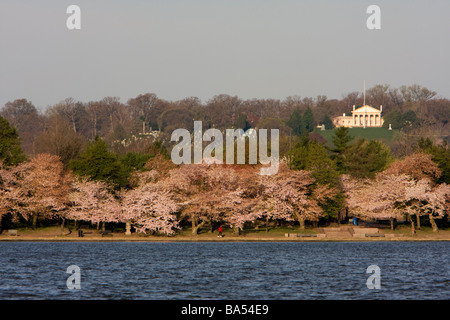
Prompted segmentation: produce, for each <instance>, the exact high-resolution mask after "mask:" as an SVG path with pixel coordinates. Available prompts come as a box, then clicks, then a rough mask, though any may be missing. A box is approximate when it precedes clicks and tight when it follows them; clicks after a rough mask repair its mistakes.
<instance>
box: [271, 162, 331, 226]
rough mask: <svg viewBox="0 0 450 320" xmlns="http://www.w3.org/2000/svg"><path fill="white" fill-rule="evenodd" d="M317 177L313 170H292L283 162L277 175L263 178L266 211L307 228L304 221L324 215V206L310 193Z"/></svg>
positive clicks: (273, 216)
mask: <svg viewBox="0 0 450 320" xmlns="http://www.w3.org/2000/svg"><path fill="white" fill-rule="evenodd" d="M314 182H315V180H314V178H313V177H312V176H311V172H309V171H303V170H290V169H289V168H288V166H287V165H286V164H285V163H284V162H281V163H280V167H279V170H278V174H276V175H272V176H267V177H266V178H264V180H263V185H264V186H265V188H264V202H265V214H266V215H267V217H270V218H272V219H283V220H287V221H289V220H292V217H293V218H295V219H296V220H297V221H298V222H299V223H300V229H304V228H305V221H306V220H309V221H317V220H318V219H319V217H321V216H322V215H323V210H322V208H321V207H320V206H319V205H318V202H317V201H316V199H314V198H313V197H312V196H311V192H312V189H311V187H312V185H313V184H314Z"/></svg>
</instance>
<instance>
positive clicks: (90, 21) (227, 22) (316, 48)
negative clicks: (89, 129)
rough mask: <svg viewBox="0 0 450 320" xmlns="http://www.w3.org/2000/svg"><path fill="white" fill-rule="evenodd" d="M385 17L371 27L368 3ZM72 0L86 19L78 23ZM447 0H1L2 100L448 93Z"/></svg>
mask: <svg viewBox="0 0 450 320" xmlns="http://www.w3.org/2000/svg"><path fill="white" fill-rule="evenodd" d="M373 4H375V5H378V6H379V7H380V9H381V16H380V17H381V19H380V22H381V29H380V30H369V29H368V28H367V26H366V21H367V19H368V18H369V17H370V15H371V14H368V13H367V12H366V10H367V8H368V7H369V6H370V5H373ZM69 5H78V6H79V7H80V9H81V29H80V30H69V29H68V28H67V26H66V20H67V19H68V18H69V16H70V14H67V13H66V10H67V7H68V6H69ZM449 35H450V1H448V0H433V1H425V0H409V1H406V0H383V1H382V0H373V1H372V0H371V1H365V0H346V1H338V0H320V1H318V0H315V1H314V0H304V1H302V0H127V1H126V0H90V1H82V0H71V1H66V0H40V1H35V0H1V3H0V107H2V106H3V105H4V104H5V103H6V102H8V101H13V100H15V99H21V98H25V99H28V100H30V101H31V102H33V104H34V105H35V106H36V107H37V108H39V109H41V110H43V109H45V108H46V107H47V106H49V105H54V104H56V103H58V102H60V101H62V100H64V99H66V98H69V97H72V98H74V99H76V100H79V101H82V102H88V101H93V100H100V99H102V98H104V97H107V96H114V97H119V98H120V99H121V101H122V102H126V101H128V99H130V98H134V97H136V96H137V95H139V94H143V93H155V94H156V95H157V96H158V97H159V98H161V99H166V100H170V101H175V100H179V99H183V98H186V97H198V98H200V99H201V100H202V101H203V102H206V101H207V100H209V99H211V98H212V97H214V96H215V95H218V94H229V95H233V96H234V95H236V96H239V97H240V98H242V99H253V98H258V99H269V98H273V99H284V98H286V97H288V96H300V97H316V96H317V95H326V96H327V97H328V98H329V99H341V98H342V97H343V96H344V95H346V94H348V93H350V92H354V91H361V92H362V90H363V81H365V82H366V88H370V87H371V86H374V85H376V84H389V85H390V86H391V87H393V88H398V87H400V86H402V85H412V84H419V85H422V86H425V87H427V88H428V89H430V90H434V91H436V92H437V93H438V95H439V96H441V97H445V98H450V61H449V60H450V41H449Z"/></svg>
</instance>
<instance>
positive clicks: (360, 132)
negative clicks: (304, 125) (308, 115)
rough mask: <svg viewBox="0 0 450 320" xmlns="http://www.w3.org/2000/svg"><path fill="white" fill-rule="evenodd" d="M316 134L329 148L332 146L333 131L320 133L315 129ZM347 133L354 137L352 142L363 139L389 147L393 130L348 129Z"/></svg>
mask: <svg viewBox="0 0 450 320" xmlns="http://www.w3.org/2000/svg"><path fill="white" fill-rule="evenodd" d="M316 132H317V133H319V134H320V135H322V137H324V138H325V140H327V142H328V145H329V146H330V147H332V146H333V143H332V136H333V130H325V131H321V130H318V129H316ZM349 132H350V135H351V136H353V137H354V140H356V139H358V138H365V139H368V140H373V139H375V140H381V141H383V142H384V143H385V144H387V145H390V144H391V142H392V139H393V137H394V132H395V130H388V129H384V128H350V129H349Z"/></svg>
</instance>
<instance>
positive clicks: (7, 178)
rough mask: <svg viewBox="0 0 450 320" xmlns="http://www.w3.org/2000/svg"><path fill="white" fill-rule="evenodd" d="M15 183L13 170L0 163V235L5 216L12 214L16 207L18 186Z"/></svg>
mask: <svg viewBox="0 0 450 320" xmlns="http://www.w3.org/2000/svg"><path fill="white" fill-rule="evenodd" d="M14 181H15V177H14V174H13V173H12V172H11V170H8V168H7V167H4V166H3V163H0V233H1V231H2V230H1V227H2V220H3V216H5V215H7V214H8V213H9V212H12V211H13V209H14V206H15V201H14V199H15V198H16V196H15V191H16V186H15V182H14Z"/></svg>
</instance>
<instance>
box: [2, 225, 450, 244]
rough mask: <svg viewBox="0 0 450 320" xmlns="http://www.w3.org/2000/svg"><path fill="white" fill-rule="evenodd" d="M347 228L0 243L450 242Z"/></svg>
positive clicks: (402, 231)
mask: <svg viewBox="0 0 450 320" xmlns="http://www.w3.org/2000/svg"><path fill="white" fill-rule="evenodd" d="M348 228H349V227H348V226H347V227H342V228H333V227H329V228H314V229H306V230H298V229H277V230H271V231H270V232H268V231H259V232H255V231H248V232H243V233H241V234H236V233H234V232H232V231H231V230H230V231H225V232H224V233H223V237H218V236H217V233H210V232H201V233H199V234H197V235H193V234H192V233H191V232H190V230H184V231H182V232H180V233H177V234H174V235H171V236H167V235H145V234H141V233H132V234H131V235H126V234H125V233H124V232H110V233H107V234H106V235H102V234H101V233H100V231H99V230H95V229H90V230H89V231H88V232H86V233H85V234H84V235H83V237H79V236H78V233H77V232H70V233H67V232H66V231H68V230H67V229H65V230H64V231H65V233H64V234H61V229H60V228H59V227H48V228H42V229H36V230H32V229H27V228H26V229H10V230H3V232H2V233H1V234H0V242H159V243H164V242H167V243H168V242H217V243H227V242H433V241H450V230H448V229H441V230H439V231H438V232H436V233H434V232H432V231H431V228H422V229H421V230H417V231H416V234H415V235H411V233H410V231H409V230H410V229H409V228H399V229H397V230H395V231H391V230H387V229H378V228H365V227H364V228H361V227H358V228H354V227H353V229H352V230H353V232H348Z"/></svg>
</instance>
